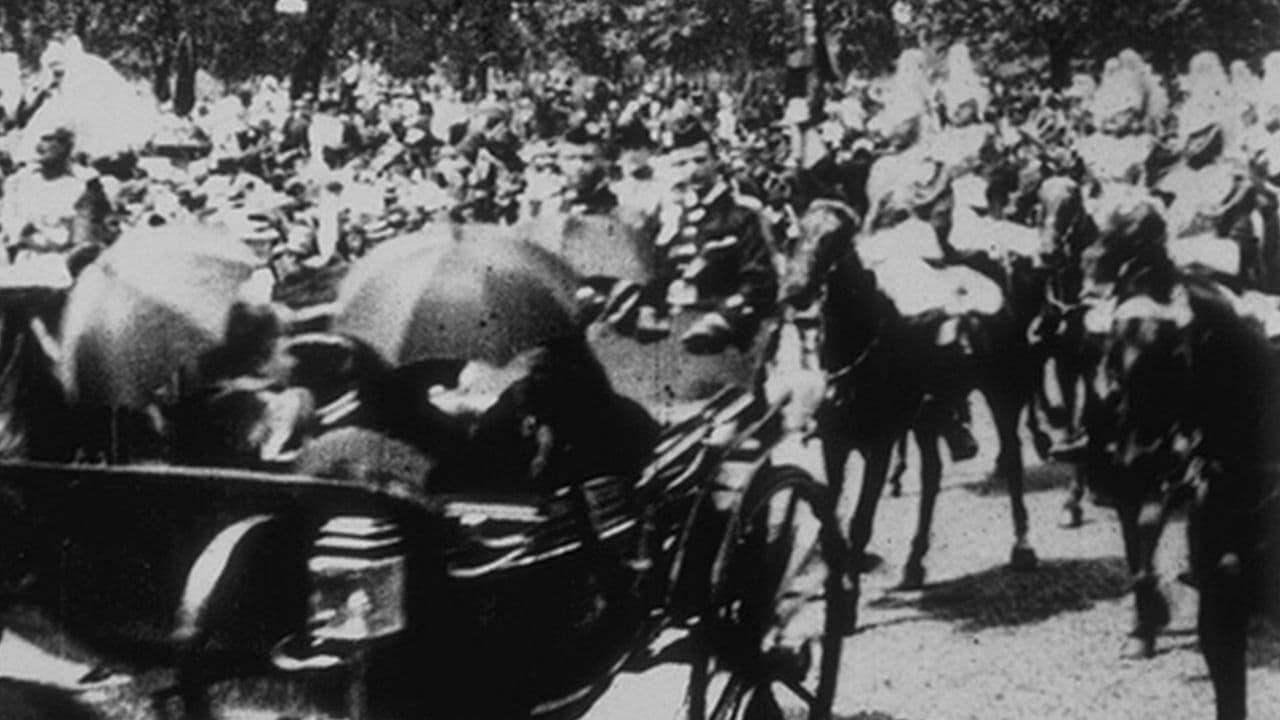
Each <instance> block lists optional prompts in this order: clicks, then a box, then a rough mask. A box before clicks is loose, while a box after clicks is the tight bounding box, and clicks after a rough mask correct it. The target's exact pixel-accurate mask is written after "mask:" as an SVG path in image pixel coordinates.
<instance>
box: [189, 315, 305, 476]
mask: <svg viewBox="0 0 1280 720" xmlns="http://www.w3.org/2000/svg"><path fill="white" fill-rule="evenodd" d="M281 339H282V328H281V326H280V320H279V319H278V318H277V316H276V315H275V312H274V311H273V310H272V308H271V307H270V306H265V305H249V304H246V303H237V304H236V305H234V306H233V307H232V308H231V311H230V313H229V315H228V318H227V326H226V334H225V336H224V338H223V342H222V344H220V345H219V346H217V347H215V348H213V349H212V350H210V351H208V352H206V353H205V354H204V355H203V356H202V357H201V358H200V360H199V363H198V368H197V369H196V373H195V377H194V378H191V379H190V380H189V381H188V382H187V383H186V384H187V386H188V387H189V388H190V390H189V391H187V392H185V393H184V394H183V396H182V397H180V398H179V401H178V403H177V405H176V406H175V407H174V408H173V409H172V410H171V417H170V418H169V420H170V428H171V438H170V440H171V447H172V454H173V459H174V460H175V461H177V462H180V463H183V464H190V465H210V466H233V467H247V468H263V467H270V466H271V465H272V464H274V463H280V462H286V461H288V460H290V459H291V458H292V456H293V454H294V453H295V452H296V450H297V449H298V447H299V445H300V444H301V442H302V440H303V437H304V434H305V432H306V431H307V429H308V425H309V423H310V421H311V415H312V412H313V409H314V400H313V399H312V397H311V394H310V392H308V391H307V390H304V389H301V388H291V387H287V386H286V384H285V383H286V381H287V377H288V373H289V365H288V361H287V360H286V358H285V355H284V354H283V352H282V348H281Z"/></svg>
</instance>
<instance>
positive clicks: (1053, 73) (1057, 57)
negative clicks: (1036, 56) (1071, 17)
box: [1045, 34, 1074, 90]
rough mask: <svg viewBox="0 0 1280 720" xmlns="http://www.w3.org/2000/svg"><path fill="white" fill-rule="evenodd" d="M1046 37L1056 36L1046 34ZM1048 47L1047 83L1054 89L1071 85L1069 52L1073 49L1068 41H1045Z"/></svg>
mask: <svg viewBox="0 0 1280 720" xmlns="http://www.w3.org/2000/svg"><path fill="white" fill-rule="evenodd" d="M1045 37H1046V38H1053V37H1057V36H1056V35H1052V34H1046V35H1045ZM1046 44H1047V45H1048V48H1049V84H1050V86H1051V87H1053V88H1054V89H1058V90H1060V89H1062V88H1065V87H1067V86H1069V85H1071V54H1072V51H1073V50H1074V48H1073V46H1072V44H1071V43H1069V42H1055V41H1052V40H1050V41H1049V42H1047V43H1046Z"/></svg>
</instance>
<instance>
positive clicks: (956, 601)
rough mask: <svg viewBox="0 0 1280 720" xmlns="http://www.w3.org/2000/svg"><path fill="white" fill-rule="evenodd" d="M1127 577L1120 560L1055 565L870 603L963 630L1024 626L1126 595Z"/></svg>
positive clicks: (998, 572)
mask: <svg viewBox="0 0 1280 720" xmlns="http://www.w3.org/2000/svg"><path fill="white" fill-rule="evenodd" d="M1128 584H1129V573H1128V571H1127V570H1126V568H1125V564H1124V561H1123V560H1122V559H1120V558H1098V559H1090V560H1051V561H1045V562H1041V563H1040V565H1039V567H1037V568H1036V569H1035V570H1030V571H1026V570H1013V569H1010V568H1009V567H1008V566H1001V567H997V568H992V569H990V570H984V571H982V572H980V573H975V574H972V575H965V576H963V577H959V578H955V579H953V580H947V581H945V582H940V583H935V584H930V585H926V586H925V588H924V590H923V591H921V593H920V594H919V595H918V596H916V595H912V596H911V597H906V596H894V595H889V596H885V597H883V598H878V599H876V600H872V601H871V603H870V605H871V606H872V607H877V608H885V609H896V608H914V609H917V610H919V611H921V612H924V613H928V614H930V615H933V616H935V617H938V618H942V619H944V620H950V621H955V622H959V623H960V627H961V629H963V630H981V629H984V628H990V627H1001V626H1009V625H1023V624H1026V623H1033V622H1037V621H1039V620H1045V619H1047V618H1050V617H1052V616H1054V615H1056V614H1058V613H1061V612H1076V611H1080V610H1087V609H1089V608H1090V607H1093V605H1094V603H1096V602H1098V601H1100V600H1112V599H1115V598H1119V597H1122V596H1124V595H1125V593H1127V592H1128Z"/></svg>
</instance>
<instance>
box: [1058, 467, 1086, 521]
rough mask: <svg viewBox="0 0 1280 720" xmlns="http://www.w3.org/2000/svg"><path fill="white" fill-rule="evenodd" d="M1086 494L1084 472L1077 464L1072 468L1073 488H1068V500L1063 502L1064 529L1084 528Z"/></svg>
mask: <svg viewBox="0 0 1280 720" xmlns="http://www.w3.org/2000/svg"><path fill="white" fill-rule="evenodd" d="M1084 492H1085V482H1084V470H1083V469H1082V468H1081V467H1080V466H1079V465H1078V464H1077V465H1076V466H1074V467H1072V468H1071V487H1069V488H1067V499H1066V500H1064V501H1063V502H1062V523H1061V524H1062V527H1065V528H1078V527H1083V526H1084Z"/></svg>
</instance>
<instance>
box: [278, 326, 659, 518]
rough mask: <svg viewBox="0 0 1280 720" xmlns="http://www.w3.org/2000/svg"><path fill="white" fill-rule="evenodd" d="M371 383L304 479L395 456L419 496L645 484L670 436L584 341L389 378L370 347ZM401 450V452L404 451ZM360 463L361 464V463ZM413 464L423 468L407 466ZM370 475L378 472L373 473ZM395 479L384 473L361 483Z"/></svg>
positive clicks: (310, 461)
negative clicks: (608, 478)
mask: <svg viewBox="0 0 1280 720" xmlns="http://www.w3.org/2000/svg"><path fill="white" fill-rule="evenodd" d="M349 342H350V343H351V344H352V347H353V348H354V354H353V355H352V358H353V361H354V364H355V365H358V366H361V367H363V373H364V377H363V379H362V380H361V382H360V383H359V389H358V390H357V394H358V402H357V403H356V404H355V409H354V411H353V412H352V413H351V415H350V416H349V417H348V418H346V419H345V420H344V424H349V425H354V426H355V427H356V428H361V429H360V430H356V429H353V428H348V429H346V430H337V431H335V432H332V433H330V434H327V435H322V436H321V437H320V438H318V439H317V440H315V441H313V442H312V443H310V444H309V446H308V447H306V448H305V449H304V450H303V452H302V454H301V455H300V457H299V459H298V463H299V465H298V469H300V470H301V471H302V472H305V473H309V474H315V475H322V476H323V475H329V474H338V475H341V476H343V477H350V476H351V475H352V474H353V468H354V469H357V470H358V469H359V468H360V467H365V466H376V465H377V463H378V462H379V459H378V456H379V455H380V454H381V453H386V452H388V449H389V448H390V449H391V450H390V455H391V457H390V458H388V459H389V460H390V462H391V463H392V464H393V465H395V466H397V467H410V468H413V470H412V472H415V473H419V474H421V473H422V471H423V469H425V471H426V473H427V475H428V476H426V477H412V478H399V480H400V481H402V482H407V483H408V484H410V485H411V486H412V487H415V488H417V489H418V491H430V492H468V493H473V492H474V493H481V494H496V495H503V494H512V493H516V494H536V493H544V492H549V491H552V490H555V489H556V488H560V487H564V486H568V485H572V484H574V483H576V482H582V481H585V480H588V479H591V478H595V477H600V476H604V475H612V476H620V477H635V476H636V475H637V474H638V473H639V472H640V470H641V469H642V468H643V466H644V465H645V464H646V463H647V462H648V461H649V459H650V457H651V453H652V450H653V447H654V445H655V444H656V442H657V438H658V430H659V428H658V425H657V423H656V422H655V421H654V420H653V419H652V418H651V417H650V416H649V414H648V412H647V411H645V410H644V409H643V408H642V407H641V406H640V405H638V404H637V403H635V402H634V401H632V400H630V399H628V398H626V397H624V396H622V395H620V394H618V393H616V392H615V391H614V390H613V387H612V385H611V384H610V382H609V379H608V375H607V374H606V372H605V370H604V368H603V367H602V366H601V365H600V363H599V361H598V360H597V359H596V357H595V355H594V353H593V351H592V350H591V349H590V347H589V346H588V345H587V343H586V341H585V340H584V339H583V338H581V337H567V338H558V339H552V340H550V341H547V342H545V343H543V344H541V345H539V346H536V347H534V348H531V349H530V350H527V351H525V352H522V353H519V354H518V355H516V356H515V357H514V358H511V359H510V360H508V361H506V362H503V363H499V362H495V361H492V360H482V359H470V360H467V359H429V360H423V361H419V362H417V363H413V364H410V365H408V366H406V367H402V368H395V369H392V368H389V367H386V366H385V365H383V364H382V363H381V361H380V360H378V359H377V357H376V354H375V353H373V351H372V350H370V349H368V348H367V347H366V346H364V345H363V344H362V343H360V342H359V341H355V340H350V341H349ZM395 448H399V449H395ZM356 456H358V457H356ZM406 456H414V457H417V458H419V460H418V461H416V462H409V463H405V462H401V460H403V458H404V457H406ZM366 470H369V468H366ZM379 472H390V473H392V474H394V473H395V472H397V471H396V469H395V468H377V467H373V468H372V471H371V472H363V473H361V472H357V473H355V474H356V475H363V476H366V477H368V476H376V475H377V474H378V473H379Z"/></svg>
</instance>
